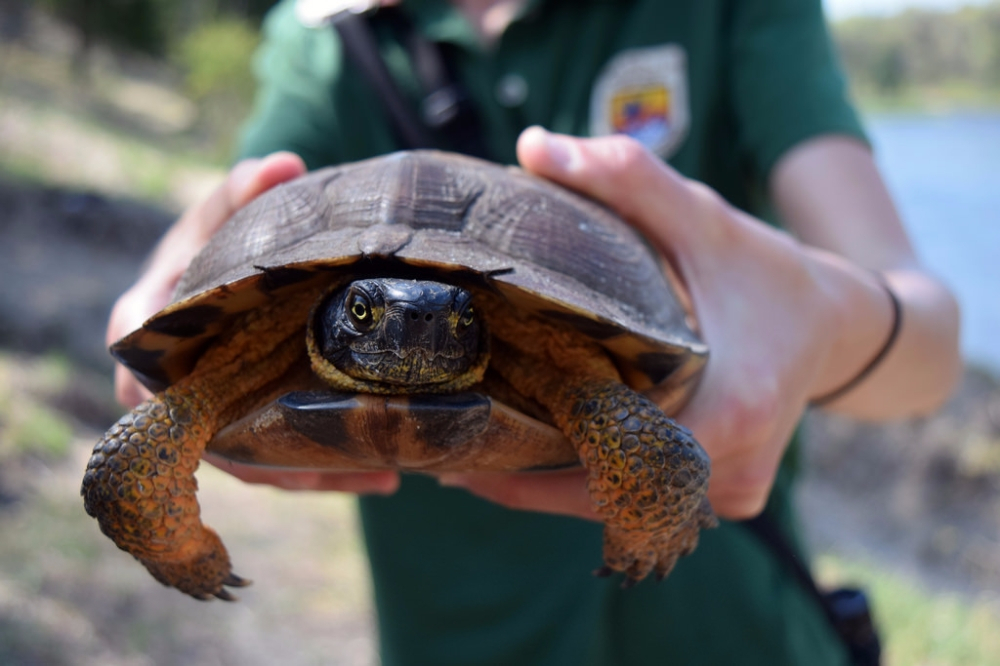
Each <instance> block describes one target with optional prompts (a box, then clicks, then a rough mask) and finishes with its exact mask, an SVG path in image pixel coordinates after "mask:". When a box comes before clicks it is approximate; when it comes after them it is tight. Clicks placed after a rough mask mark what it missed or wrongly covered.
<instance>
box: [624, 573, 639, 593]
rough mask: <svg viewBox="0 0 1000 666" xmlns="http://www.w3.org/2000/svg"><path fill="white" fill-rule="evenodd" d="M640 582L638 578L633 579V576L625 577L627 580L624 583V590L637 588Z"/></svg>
mask: <svg viewBox="0 0 1000 666" xmlns="http://www.w3.org/2000/svg"><path fill="white" fill-rule="evenodd" d="M638 582H639V579H638V578H632V577H631V576H625V580H623V581H622V589H623V590H628V589H631V588H633V587H635V586H636V584H637V583H638Z"/></svg>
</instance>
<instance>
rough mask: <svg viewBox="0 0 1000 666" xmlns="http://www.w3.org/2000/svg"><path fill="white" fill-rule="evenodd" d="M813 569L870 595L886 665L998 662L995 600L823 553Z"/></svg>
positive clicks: (944, 665)
mask: <svg viewBox="0 0 1000 666" xmlns="http://www.w3.org/2000/svg"><path fill="white" fill-rule="evenodd" d="M817 568H818V575H819V578H820V579H821V580H823V581H824V582H826V583H832V582H836V583H837V584H856V583H860V584H861V585H862V586H863V587H864V588H865V589H866V590H867V591H868V592H869V593H870V594H871V597H872V599H873V605H874V612H875V621H876V622H877V624H878V626H879V629H880V631H881V632H882V641H883V643H882V644H883V650H884V655H885V660H884V663H885V664H886V666H918V665H919V666H979V665H982V666H988V665H991V664H1000V613H998V607H997V601H996V600H995V599H989V598H986V597H983V598H978V599H968V598H963V597H961V596H959V595H957V594H949V593H932V592H930V591H928V590H926V589H924V588H923V587H922V586H921V585H920V584H919V583H915V582H914V581H913V580H911V579H909V578H907V577H905V576H903V575H900V574H898V573H895V572H893V571H892V570H890V569H889V568H888V567H887V566H886V565H885V564H874V563H871V562H862V561H847V560H844V559H842V558H839V557H835V556H831V555H825V556H822V557H820V558H819V561H818V563H817Z"/></svg>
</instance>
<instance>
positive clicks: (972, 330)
mask: <svg viewBox="0 0 1000 666" xmlns="http://www.w3.org/2000/svg"><path fill="white" fill-rule="evenodd" d="M868 131H869V135H870V137H871V139H872V142H873V143H874V145H875V151H876V153H875V154H876V159H877V160H878V162H879V165H880V166H881V168H882V171H883V174H884V176H885V178H886V180H887V181H888V184H889V189H890V190H892V193H893V196H894V197H895V199H896V204H897V206H898V207H899V209H900V212H901V213H902V216H903V219H904V221H905V222H906V225H907V228H908V229H909V231H910V236H911V238H912V240H913V242H914V245H915V246H916V249H917V252H918V254H919V255H920V257H921V259H922V260H923V262H924V264H925V265H927V266H929V267H930V269H931V270H932V271H934V272H935V273H936V274H937V275H939V276H940V277H942V278H943V279H944V281H945V282H947V283H948V284H949V285H950V286H951V288H952V289H953V290H954V292H955V293H956V294H957V296H958V298H959V301H960V302H961V305H962V326H963V330H962V350H963V353H964V354H965V357H966V358H967V359H968V360H970V361H973V362H975V363H977V364H979V365H983V366H987V367H989V368H991V369H993V370H994V371H996V372H998V373H1000V114H961V115H947V116H895V115H886V116H873V117H870V118H868Z"/></svg>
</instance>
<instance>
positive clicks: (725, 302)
mask: <svg viewBox="0 0 1000 666" xmlns="http://www.w3.org/2000/svg"><path fill="white" fill-rule="evenodd" d="M518 158H519V160H520V162H521V164H522V165H523V166H524V167H525V168H526V169H527V170H528V171H532V172H534V173H536V174H538V175H540V176H543V177H546V178H549V179H551V180H553V181H556V182H558V183H560V184H562V185H565V186H567V187H569V188H571V189H575V190H577V191H580V192H582V193H583V194H585V195H588V196H590V197H592V198H594V199H596V200H598V201H601V202H603V203H604V204H606V205H608V206H609V207H611V208H612V209H614V210H616V211H617V212H618V213H619V214H621V215H622V216H623V217H624V218H625V219H626V220H627V221H629V222H630V223H632V224H633V225H634V226H635V227H636V228H637V229H639V230H640V231H641V232H642V233H643V234H644V235H645V236H646V237H647V238H648V239H649V240H650V241H651V242H652V243H653V244H654V245H655V246H656V247H657V249H659V251H660V252H661V253H662V254H663V255H664V256H665V257H667V258H668V259H669V260H670V262H671V263H672V265H673V267H674V268H675V269H676V270H677V272H678V273H679V275H680V276H681V279H682V280H683V281H684V282H685V284H686V286H687V288H688V290H689V292H690V296H691V300H692V303H693V307H694V310H695V313H696V316H697V319H698V322H699V325H700V328H701V333H702V336H703V338H704V339H705V341H706V342H707V343H708V345H709V348H710V350H711V357H710V359H709V362H708V365H707V367H706V369H705V373H704V375H703V377H702V379H701V383H700V384H699V386H698V389H697V390H696V392H695V394H694V395H693V396H692V398H691V400H690V401H689V402H688V404H687V405H686V406H685V407H684V408H683V409H682V410H681V411H680V412H679V413H678V414H676V415H675V418H676V419H677V420H678V421H679V422H680V423H682V424H683V425H685V426H687V427H688V428H690V429H691V430H692V431H693V432H694V434H695V437H696V438H697V439H698V441H699V442H700V443H701V445H702V446H703V447H704V448H705V450H706V451H707V452H708V454H709V456H710V458H711V459H712V477H711V481H710V484H709V498H710V500H711V502H712V505H713V507H714V508H715V510H716V512H717V513H718V514H719V515H720V516H723V517H727V518H746V517H750V516H753V515H756V514H757V513H759V512H760V510H761V509H762V508H763V506H764V504H765V503H766V500H767V496H768V493H769V492H770V488H771V485H772V483H773V481H774V477H775V474H776V472H777V468H778V464H779V462H780V459H781V456H782V454H783V452H784V449H785V447H786V445H787V443H788V441H789V439H790V437H791V434H792V431H793V430H794V428H795V425H796V423H797V422H798V421H799V419H800V418H801V415H802V413H803V411H804V409H805V407H806V405H807V403H808V401H809V399H810V398H811V397H813V396H816V395H821V394H823V393H824V392H825V391H827V390H830V389H832V388H835V387H836V386H837V385H839V383H841V382H842V381H844V380H846V379H847V378H849V377H850V376H851V373H853V372H855V371H856V370H857V369H858V368H860V367H862V366H863V364H864V362H865V358H866V355H867V354H869V353H870V351H869V350H872V349H877V348H878V344H879V340H880V336H884V335H885V331H887V330H888V328H889V325H890V324H889V316H890V314H889V303H888V300H887V297H886V295H885V294H884V292H882V290H881V289H880V287H879V286H878V284H877V282H876V281H875V279H874V278H872V277H870V276H868V275H867V274H865V273H864V272H862V271H860V270H857V269H855V268H853V267H852V266H850V265H849V264H848V263H847V262H845V261H844V260H842V259H839V258H837V257H834V256H833V255H830V254H828V253H824V252H821V251H818V250H815V249H812V248H808V247H806V246H804V245H802V244H800V243H798V242H797V241H795V240H794V239H793V238H792V237H791V236H789V235H787V234H785V233H783V232H780V231H778V230H775V229H773V228H771V227H769V226H767V225H766V224H764V223H762V222H760V221H759V220H756V219H754V218H752V217H750V216H749V215H747V214H745V213H743V212H741V211H739V210H736V209H734V208H733V207H731V206H730V205H729V204H727V203H726V202H725V201H724V200H723V199H722V198H721V197H720V196H719V195H718V194H716V193H715V192H713V191H712V190H710V189H709V188H708V187H706V186H704V185H702V184H700V183H697V182H694V181H690V180H687V179H685V178H684V177H682V176H681V175H679V174H678V173H677V172H675V171H674V170H672V169H671V168H670V167H668V166H666V165H664V164H663V163H662V162H661V161H660V160H659V159H657V158H656V157H655V156H653V155H652V154H650V153H649V152H648V151H646V150H645V149H643V148H642V147H641V146H640V144H638V143H637V142H635V141H632V140H631V139H629V138H627V137H622V136H615V137H604V138H597V139H576V138H572V137H567V136H559V135H553V134H549V133H547V132H545V131H544V130H541V129H540V128H531V129H529V130H526V131H525V132H524V133H523V134H522V135H521V138H520V140H519V142H518ZM848 304H849V305H850V308H851V309H850V310H848ZM849 314H850V315H863V316H858V317H857V320H856V321H854V322H852V323H853V324H855V325H857V326H858V328H859V329H862V330H860V331H859V333H858V335H860V336H861V338H863V339H864V341H869V342H870V346H867V347H866V346H865V342H859V344H857V345H854V347H857V348H858V349H859V350H860V351H857V350H855V351H854V352H853V355H852V354H848V353H839V354H838V355H837V358H836V359H833V358H832V354H831V351H832V350H834V349H835V347H836V345H837V344H838V337H840V336H841V335H842V332H843V330H844V323H845V322H846V321H848V320H849V319H851V317H849V316H848V315H849ZM837 349H838V352H843V351H844V350H843V346H842V345H841V347H839V348H837ZM852 349H853V348H852ZM440 480H441V482H442V483H443V484H444V485H452V486H463V487H466V488H467V489H468V490H470V491H471V492H473V493H475V494H477V495H480V496H483V497H485V498H487V499H491V500H493V501H496V502H498V503H500V504H503V505H506V506H510V507H513V508H522V509H532V510H541V511H548V512H553V513H562V514H568V515H575V516H580V517H587V518H596V514H595V513H594V512H593V510H592V509H591V506H590V499H589V497H588V495H587V492H586V489H585V486H586V484H585V472H583V471H577V472H568V473H567V472H555V473H531V474H500V473H489V474H446V475H442V476H441V477H440Z"/></svg>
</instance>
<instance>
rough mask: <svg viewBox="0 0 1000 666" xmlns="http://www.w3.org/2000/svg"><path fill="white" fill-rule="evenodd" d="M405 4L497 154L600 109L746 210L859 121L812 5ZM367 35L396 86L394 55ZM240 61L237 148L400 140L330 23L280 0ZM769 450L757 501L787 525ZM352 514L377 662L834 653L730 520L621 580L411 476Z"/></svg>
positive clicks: (657, 660) (404, 78) (781, 657)
mask: <svg viewBox="0 0 1000 666" xmlns="http://www.w3.org/2000/svg"><path fill="white" fill-rule="evenodd" d="M405 6H406V7H407V8H408V10H409V11H410V13H411V15H412V16H413V19H414V21H415V23H416V25H417V26H418V28H419V29H420V30H421V31H422V32H423V34H424V35H425V36H427V37H428V38H430V39H432V40H436V41H439V42H444V43H447V44H448V45H449V47H450V48H453V49H454V52H455V54H456V55H455V60H454V62H455V64H456V66H457V70H458V73H459V76H460V78H461V79H462V81H463V83H464V84H465V86H466V87H467V89H468V92H469V94H470V96H471V97H472V99H473V101H474V103H475V105H476V106H477V108H478V110H479V113H480V114H481V116H482V119H483V122H484V125H485V135H486V140H487V142H488V144H489V146H488V147H489V149H490V151H491V154H492V155H493V157H494V158H495V159H497V160H498V161H503V162H509V163H513V162H514V161H515V154H514V142H515V140H516V138H517V136H518V134H519V133H520V131H521V130H522V129H523V128H525V127H527V126H529V125H533V124H538V125H542V126H545V127H547V128H549V129H551V130H554V131H559V132H564V133H569V134H576V135H588V134H590V133H591V131H592V129H593V128H594V127H595V126H597V125H595V123H596V121H597V120H598V118H597V117H596V116H597V115H601V119H602V122H603V125H604V126H607V125H608V124H609V123H610V126H611V127H612V129H621V130H622V131H629V132H633V131H634V132H635V133H636V135H637V136H638V135H641V136H644V137H647V138H648V137H649V136H653V138H654V139H656V138H657V137H659V138H660V139H662V138H663V137H664V136H667V137H669V138H670V141H669V143H670V144H671V145H670V146H669V147H667V148H663V146H662V145H658V146H657V147H658V149H659V150H660V151H661V154H662V155H663V156H664V157H665V158H666V159H668V161H669V163H670V164H671V165H673V166H674V167H675V168H677V169H678V170H680V171H681V172H682V173H684V174H685V175H687V176H689V177H692V178H696V179H698V180H701V181H703V182H705V183H707V184H709V185H710V186H712V187H713V188H715V189H716V190H717V191H719V192H720V193H721V194H722V195H723V196H724V197H725V198H726V199H728V200H729V201H730V202H731V203H733V204H734V205H737V206H739V207H741V208H743V209H745V210H747V211H749V212H751V213H753V214H755V215H758V216H761V217H768V210H767V201H766V198H765V197H764V196H763V193H764V192H765V187H764V184H765V183H766V179H767V176H768V174H769V172H770V169H771V168H772V167H773V166H774V164H775V162H776V161H777V160H778V159H779V158H780V157H781V155H782V154H783V153H784V152H785V151H786V150H788V149H789V148H790V147H792V146H794V145H795V144H797V143H798V142H800V141H803V140H805V139H808V138H810V137H813V136H817V135H820V134H830V133H838V134H848V135H852V136H857V137H862V136H863V134H862V130H861V128H860V125H859V123H858V119H857V117H856V116H855V114H854V112H853V110H852V108H851V106H850V104H849V102H848V101H847V100H846V96H845V89H844V81H843V79H842V77H841V75H840V72H839V69H838V67H837V65H836V62H835V58H834V56H833V54H832V51H831V46H830V40H829V36H828V34H827V32H826V27H825V24H824V21H823V17H822V13H821V8H820V0H686V1H681V0H636V1H634V2H623V1H620V0H619V1H602V0H566V1H558V0H549V1H544V0H540V1H534V2H528V4H527V5H526V7H525V9H524V10H523V11H522V12H521V14H520V15H519V16H518V17H517V19H516V20H515V21H514V22H513V23H512V24H511V25H510V26H509V27H508V29H507V30H506V31H505V32H504V34H503V35H502V37H501V38H500V40H499V42H497V43H496V44H494V45H493V46H491V47H489V48H486V47H484V46H482V45H480V44H479V42H478V40H477V39H476V36H475V34H474V32H473V31H472V29H471V27H470V26H469V25H468V24H467V23H466V22H465V21H464V20H463V19H462V18H461V17H460V16H459V15H458V14H457V13H456V12H455V11H454V10H453V9H452V8H451V7H450V6H449V5H448V4H447V3H446V2H443V1H442V0H407V2H406V4H405ZM379 37H380V39H379V42H380V49H381V51H382V55H383V57H384V59H385V61H386V62H387V64H388V65H389V68H390V71H391V72H392V73H393V75H394V76H395V78H396V79H397V80H398V83H399V86H400V88H401V89H402V90H403V91H404V92H406V93H407V94H409V95H411V96H412V97H413V98H414V100H416V94H417V90H416V87H415V85H414V84H413V83H412V80H413V79H412V77H411V72H410V69H409V63H408V61H407V58H406V56H405V50H404V49H403V47H402V46H401V45H399V44H398V43H396V42H395V41H394V40H393V39H392V38H391V36H390V35H388V34H382V35H380V36H379ZM650 53H652V54H653V56H652V57H653V60H652V61H643V58H644V57H645V56H646V55H648V54H650ZM666 53H669V54H670V55H669V56H664V54H666ZM661 56H662V57H664V58H665V59H664V60H656V58H658V57H661ZM641 62H646V63H647V65H646V66H647V67H649V65H648V63H649V62H653V63H660V62H663V63H665V64H664V65H663V66H662V68H660V69H657V68H656V67H654V68H653V70H654V78H655V77H656V76H660V75H661V74H663V72H668V74H663V78H664V79H665V81H666V83H665V84H664V87H663V89H662V90H661V89H660V88H657V86H655V85H653V86H650V85H649V84H648V83H642V84H641V85H639V86H638V88H637V87H636V86H635V85H633V84H634V82H631V79H630V78H629V72H630V71H633V69H634V68H635V67H640V66H642V65H641ZM637 63H640V64H637ZM256 68H257V72H258V76H259V78H260V82H261V85H260V91H259V94H258V99H257V105H256V108H255V111H254V115H253V117H252V118H251V120H250V122H249V124H248V126H247V129H246V131H245V133H244V139H243V146H242V151H241V152H242V154H244V155H264V154H267V153H269V152H272V151H275V150H292V151H294V152H296V153H298V154H300V155H301V156H302V157H303V158H304V159H305V161H306V163H307V164H308V165H309V167H310V168H318V167H322V166H325V165H328V164H334V163H340V162H348V161H354V160H359V159H364V158H367V157H371V156H373V155H377V154H382V153H386V152H391V151H393V150H397V149H399V148H400V146H399V145H398V144H397V143H396V141H395V139H394V134H393V132H392V130H391V127H390V125H389V123H388V121H387V118H386V116H385V114H384V113H383V111H382V108H381V105H380V102H379V101H378V98H377V97H376V95H375V94H374V93H373V90H372V89H371V87H370V86H369V85H368V83H367V82H366V81H365V80H363V79H362V77H360V76H359V75H358V73H357V72H356V71H353V70H352V69H351V68H350V67H349V66H348V65H347V64H346V63H345V60H344V54H343V52H342V50H341V48H340V44H339V42H338V40H337V38H336V35H335V33H334V31H333V29H332V28H331V27H329V26H320V27H306V26H304V25H302V24H301V23H300V22H299V21H298V19H297V18H296V16H295V13H294V10H293V3H292V2H283V3H281V4H279V6H278V7H277V8H276V9H275V10H274V11H273V12H272V14H271V15H270V16H269V18H268V20H267V22H266V25H265V39H264V43H263V45H262V47H261V49H260V52H259V55H258V57H257V60H256ZM630 68H632V69H630ZM598 90H604V91H605V93H604V94H602V95H598V94H597V92H596V91H598ZM608 91H610V92H608ZM595 100H596V101H595ZM598 124H599V123H598ZM664 128H667V130H664ZM671 132H673V134H671ZM661 143H662V142H661ZM787 463H788V461H786V464H785V465H784V466H783V468H782V471H781V473H780V474H779V479H778V482H777V483H776V485H775V490H774V492H773V493H772V497H771V499H770V502H769V509H768V510H769V511H771V512H772V513H773V514H774V515H775V516H776V517H777V518H778V519H779V521H780V522H781V523H782V524H784V525H785V527H786V529H788V530H790V531H792V530H793V524H794V517H793V515H792V508H791V501H790V487H791V477H792V467H793V465H791V464H787ZM361 514H362V520H363V525H364V532H365V537H366V542H367V546H368V551H369V557H370V560H371V566H372V574H373V580H374V587H375V597H376V604H377V608H378V612H379V632H380V641H381V643H380V644H381V659H382V663H383V665H384V666H395V665H397V664H428V665H444V664H456V665H471V664H497V665H513V664H540V665H542V664H543V665H546V666H552V665H560V664H566V665H571V664H572V665H578V664H601V665H610V664H621V665H622V666H626V665H633V664H635V665H640V664H768V665H775V664H810V665H813V664H842V663H846V657H845V654H844V651H843V649H842V648H841V646H840V644H839V643H838V642H837V640H836V639H835V637H834V636H833V634H832V632H831V630H830V629H829V627H828V625H827V624H826V621H825V619H824V618H823V616H822V613H821V611H820V609H818V608H817V607H816V606H815V605H814V603H813V602H812V601H811V599H810V598H809V597H808V596H807V595H806V594H805V593H804V592H803V590H801V589H800V587H799V586H798V584H797V582H796V581H794V580H793V579H792V578H791V576H790V575H789V574H788V572H787V571H785V570H784V568H783V567H782V566H781V565H780V564H779V563H778V562H776V561H775V560H774V559H773V557H772V556H771V554H770V552H769V551H768V550H767V549H766V548H765V547H764V546H762V545H761V544H760V543H759V542H758V541H757V540H756V539H755V537H754V536H753V535H751V534H750V533H748V532H747V531H746V530H745V529H744V528H742V527H741V526H739V525H736V524H731V523H725V522H724V523H723V524H722V526H720V527H719V528H718V529H716V530H711V531H708V532H706V533H704V534H703V536H702V542H701V545H700V546H699V547H698V549H697V551H696V552H695V553H694V554H693V555H691V556H689V557H687V558H685V559H683V560H682V561H681V562H680V563H679V564H678V566H677V568H676V569H675V571H674V572H673V573H672V574H671V575H670V577H669V578H668V579H667V580H666V581H665V582H663V583H661V584H656V583H654V582H652V581H646V582H643V583H641V584H640V585H638V586H637V587H635V588H633V589H630V590H621V589H619V587H618V585H619V583H620V579H616V578H611V579H598V578H594V577H593V576H591V575H590V572H591V571H592V570H594V569H596V568H597V567H598V566H600V564H601V526H600V525H599V524H596V523H589V522H586V521H582V520H577V519H571V518H562V517H556V516H549V515H542V514H533V513H526V512H516V511H510V510H507V509H504V508H501V507H499V506H496V505H493V504H490V503H488V502H485V501H481V500H479V499H476V498H474V497H472V496H470V495H469V494H467V493H465V492H464V491H461V490H453V489H444V488H440V487H438V486H437V484H436V483H435V482H434V481H433V480H430V479H426V478H418V477H407V478H405V479H404V482H403V484H402V488H401V489H400V491H399V492H398V493H397V494H396V495H394V496H393V497H389V498H364V499H362V500H361Z"/></svg>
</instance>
